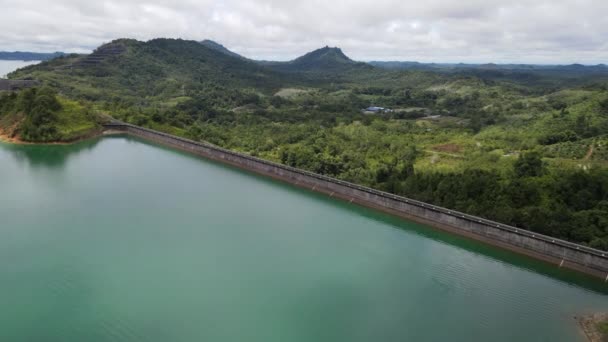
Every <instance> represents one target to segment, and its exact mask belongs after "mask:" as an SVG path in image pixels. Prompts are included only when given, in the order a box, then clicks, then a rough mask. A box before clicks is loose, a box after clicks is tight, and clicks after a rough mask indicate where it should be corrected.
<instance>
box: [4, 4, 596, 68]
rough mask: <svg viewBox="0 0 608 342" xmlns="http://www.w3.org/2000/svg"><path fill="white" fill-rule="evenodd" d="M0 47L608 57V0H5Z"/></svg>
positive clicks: (552, 59) (365, 56)
mask: <svg viewBox="0 0 608 342" xmlns="http://www.w3.org/2000/svg"><path fill="white" fill-rule="evenodd" d="M0 8H2V11H0V50H10V51H12V50H29V51H41V52H43V51H44V52H47V51H56V50H61V51H68V52H87V51H90V50H91V49H93V48H95V47H96V46H98V45H100V44H102V43H104V42H108V41H111V40H113V39H115V38H122V37H128V38H136V39H140V40H148V39H151V38H156V37H170V38H184V39H193V40H203V39H213V40H215V41H218V42H220V43H222V44H224V45H225V46H226V47H228V48H230V49H232V50H234V51H236V52H238V53H241V54H243V55H245V56H248V57H251V58H258V59H275V60H289V59H292V58H294V57H297V56H299V55H301V54H303V53H305V52H308V51H310V50H313V49H315V48H318V47H321V46H325V45H330V46H339V47H341V48H342V49H343V50H344V52H345V53H346V54H348V55H349V56H351V57H352V58H354V59H356V60H416V61H422V62H473V63H475V62H494V63H548V64H567V63H575V62H577V63H584V64H596V63H608V1H606V0H553V1H544V0H539V1H529V0H511V1H506V0H485V1H481V0H467V1H452V0H424V1H419V0H418V1H409V0H406V1H403V0H401V1H399V0H367V1H360V0H331V1H328V0H323V1H321V0H308V1H291V0H257V1H247V0H245V1H243V0H241V1H238V0H223V1H216V0H173V1H172V0H98V1H82V0H52V1H48V0H0Z"/></svg>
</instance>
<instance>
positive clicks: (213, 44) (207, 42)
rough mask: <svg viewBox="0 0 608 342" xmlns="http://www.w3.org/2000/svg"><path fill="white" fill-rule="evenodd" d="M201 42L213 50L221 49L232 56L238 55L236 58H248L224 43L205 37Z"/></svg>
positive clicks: (220, 50)
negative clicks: (228, 47)
mask: <svg viewBox="0 0 608 342" xmlns="http://www.w3.org/2000/svg"><path fill="white" fill-rule="evenodd" d="M201 44H203V45H204V46H206V47H208V48H210V49H212V50H215V51H219V52H221V53H223V54H226V55H228V56H232V57H236V58H240V59H248V58H245V57H243V56H241V55H239V54H238V53H236V52H233V51H231V50H229V49H227V48H226V47H225V46H224V45H222V44H220V43H217V42H214V41H213V40H209V39H205V40H203V41H202V42H201Z"/></svg>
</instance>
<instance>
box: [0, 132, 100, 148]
mask: <svg viewBox="0 0 608 342" xmlns="http://www.w3.org/2000/svg"><path fill="white" fill-rule="evenodd" d="M104 135H106V133H105V130H104V129H103V128H99V129H95V130H92V131H91V132H89V133H87V134H84V135H82V136H80V137H78V138H75V139H73V140H69V141H49V142H32V141H25V140H21V139H19V138H18V137H17V138H16V137H11V136H9V135H8V134H7V133H6V132H4V131H2V130H0V142H2V143H6V144H13V145H43V146H58V145H59V146H60V145H72V144H77V143H79V142H83V141H86V140H90V139H95V138H99V137H102V136H104Z"/></svg>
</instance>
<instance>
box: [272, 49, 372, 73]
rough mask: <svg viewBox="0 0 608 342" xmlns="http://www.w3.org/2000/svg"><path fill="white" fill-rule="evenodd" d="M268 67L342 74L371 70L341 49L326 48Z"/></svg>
mask: <svg viewBox="0 0 608 342" xmlns="http://www.w3.org/2000/svg"><path fill="white" fill-rule="evenodd" d="M265 64H266V65H267V66H269V67H271V68H273V69H275V70H279V71H284V72H315V73H341V72H348V71H351V70H353V69H368V70H369V69H371V67H370V66H369V65H367V64H365V63H358V62H355V61H353V60H352V59H350V58H349V57H348V56H346V55H345V54H344V52H342V50H341V49H339V48H337V47H334V48H330V47H327V46H326V47H324V48H321V49H317V50H314V51H312V52H309V53H307V54H305V55H303V56H301V57H298V58H296V59H294V60H293V61H289V62H266V63H265Z"/></svg>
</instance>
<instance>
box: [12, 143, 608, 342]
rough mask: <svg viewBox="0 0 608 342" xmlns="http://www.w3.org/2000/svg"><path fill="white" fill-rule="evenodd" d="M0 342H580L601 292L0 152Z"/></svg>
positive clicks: (465, 246)
mask: <svg viewBox="0 0 608 342" xmlns="http://www.w3.org/2000/svg"><path fill="white" fill-rule="evenodd" d="M0 189H1V191H0V277H1V278H0V303H1V304H2V308H3V310H1V311H0V341H92V342H96V341H282V342H284V341H444V340H447V341H515V340H516V341H582V340H583V339H582V335H581V334H580V333H579V331H578V328H577V326H576V322H575V320H574V318H573V317H574V316H575V315H578V314H581V313H587V312H594V311H601V310H603V311H606V310H608V296H606V294H608V291H607V290H606V289H607V288H606V286H605V284H604V283H602V282H600V281H596V280H594V279H591V278H588V277H586V276H583V275H579V274H576V273H572V272H568V271H564V270H559V269H557V268H555V267H554V266H551V265H548V264H544V263H542V262H537V261H534V260H531V259H529V258H526V257H523V256H519V255H515V254H513V253H510V252H506V251H501V250H498V249H495V248H493V247H489V246H485V245H482V244H479V243H477V242H472V241H469V240H466V239H463V238H460V237H455V236H452V235H449V234H445V233H443V232H439V231H436V230H433V229H430V228H428V227H425V226H421V225H418V224H415V223H411V222H407V221H403V220H399V219H396V218H393V217H390V216H387V215H384V214H380V213H377V212H374V211H372V210H368V209H365V208H361V207H358V206H356V205H350V204H347V203H344V202H340V201H335V200H331V199H329V198H327V196H323V195H320V194H315V193H311V192H308V191H305V190H301V189H297V188H294V187H291V186H288V185H285V184H282V183H278V182H275V181H272V180H268V179H265V178H261V177H258V176H253V175H251V174H249V173H246V172H243V171H240V170H236V169H234V168H229V167H225V166H222V165H219V164H216V163H212V162H209V161H206V160H203V159H199V158H196V157H192V156H189V155H187V154H184V153H181V152H175V151H172V150H169V149H166V148H163V147H159V146H155V145H151V144H148V143H144V142H142V141H139V140H134V139H132V138H127V137H112V138H104V139H98V140H93V141H87V142H84V143H80V144H76V145H71V146H15V145H8V144H0Z"/></svg>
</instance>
